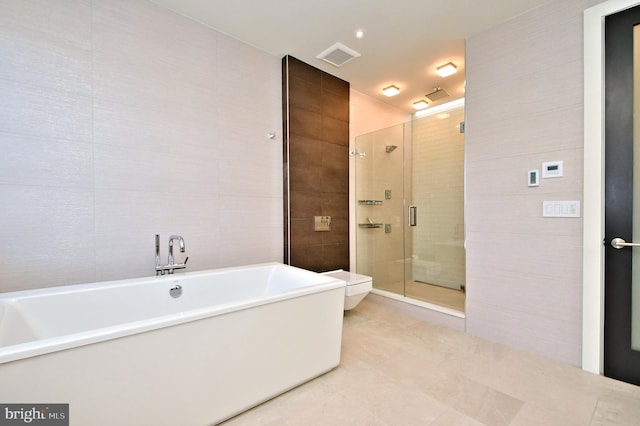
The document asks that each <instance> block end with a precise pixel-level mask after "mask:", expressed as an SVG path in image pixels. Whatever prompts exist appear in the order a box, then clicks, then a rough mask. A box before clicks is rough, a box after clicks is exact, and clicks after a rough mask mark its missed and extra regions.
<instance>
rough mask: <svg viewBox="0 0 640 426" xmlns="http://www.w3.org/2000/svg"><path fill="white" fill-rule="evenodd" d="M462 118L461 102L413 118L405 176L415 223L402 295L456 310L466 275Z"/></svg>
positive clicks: (408, 240)
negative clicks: (409, 158)
mask: <svg viewBox="0 0 640 426" xmlns="http://www.w3.org/2000/svg"><path fill="white" fill-rule="evenodd" d="M463 121H464V107H462V106H461V107H457V108H454V109H450V110H448V111H443V112H441V113H439V114H435V115H429V116H426V117H423V118H418V119H415V120H414V121H413V122H412V137H411V160H410V163H411V166H410V170H409V167H407V172H408V173H407V174H406V176H407V180H409V179H410V180H411V184H410V187H411V190H410V191H408V194H410V195H409V196H408V201H409V202H410V203H411V205H413V206H415V208H414V209H413V217H415V221H416V222H417V223H413V224H412V223H410V224H409V226H408V227H407V228H406V229H407V235H406V249H405V251H406V253H408V254H409V255H408V256H407V263H406V268H405V296H407V297H410V298H413V299H418V300H423V301H430V302H435V303H437V304H439V305H444V306H448V307H452V308H455V309H458V310H464V295H463V294H462V293H461V292H462V291H463V290H464V288H465V274H466V271H465V262H466V260H465V249H464V134H463V133H461V131H460V123H462V122H463ZM407 163H409V161H407ZM407 214H408V215H409V212H407ZM407 222H408V223H409V222H410V220H409V218H408V220H407ZM412 225H413V226H412ZM450 290H455V291H450Z"/></svg>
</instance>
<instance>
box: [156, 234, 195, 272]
mask: <svg viewBox="0 0 640 426" xmlns="http://www.w3.org/2000/svg"><path fill="white" fill-rule="evenodd" d="M174 240H177V241H178V245H179V247H180V253H184V250H185V247H184V238H182V236H180V235H172V236H171V237H169V259H168V263H167V264H166V265H161V264H160V235H159V234H156V275H164V274H165V272H166V273H167V274H173V271H174V270H175V269H184V268H186V267H187V261H188V260H189V256H187V257H186V259H185V260H184V263H175V259H174V257H173V241H174Z"/></svg>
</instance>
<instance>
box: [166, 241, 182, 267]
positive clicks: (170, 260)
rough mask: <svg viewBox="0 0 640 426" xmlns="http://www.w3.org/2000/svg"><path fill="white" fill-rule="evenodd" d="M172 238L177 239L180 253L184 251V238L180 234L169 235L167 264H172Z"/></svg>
mask: <svg viewBox="0 0 640 426" xmlns="http://www.w3.org/2000/svg"><path fill="white" fill-rule="evenodd" d="M173 240H178V245H179V246H180V253H184V239H183V238H182V236H180V235H172V236H170V237H169V265H173V264H174V258H173Z"/></svg>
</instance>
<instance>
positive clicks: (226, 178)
mask: <svg viewBox="0 0 640 426" xmlns="http://www.w3.org/2000/svg"><path fill="white" fill-rule="evenodd" d="M0 23H1V24H2V25H0V62H1V63H2V64H3V66H2V67H0V96H1V97H2V99H3V102H2V103H0V147H2V149H3V151H4V152H6V153H7V154H6V155H5V156H3V157H2V159H0V166H2V167H0V169H1V170H0V195H1V196H2V198H3V201H4V202H6V205H7V207H6V208H3V209H2V210H0V221H1V222H2V223H3V227H2V228H0V241H3V242H6V244H4V243H3V246H2V247H3V248H2V251H3V253H2V255H3V258H5V259H7V260H8V261H9V262H10V263H12V264H13V266H11V267H8V268H3V271H0V291H8V290H16V289H20V288H33V287H44V286H50V285H62V284H70V283H77V282H86V281H94V280H98V281H101V280H110V279H118V278H126V277H137V276H145V275H151V274H152V273H153V267H154V235H155V234H156V233H159V234H161V236H162V242H161V249H162V260H161V261H162V262H163V263H164V262H166V256H167V248H166V246H167V239H168V237H169V235H171V234H181V235H182V236H183V237H184V238H185V242H186V245H187V254H188V255H189V256H190V260H189V263H188V268H189V269H190V270H199V269H207V268H215V267H222V266H229V265H231V264H233V265H238V264H241V263H243V262H249V261H250V262H265V261H272V260H280V261H281V260H282V247H283V242H282V227H283V225H282V220H281V218H282V159H281V137H280V136H278V138H277V140H275V141H274V140H269V139H267V136H266V135H267V133H269V132H271V131H276V132H277V133H280V132H281V130H280V129H281V122H282V119H281V101H280V97H281V94H280V58H277V57H273V56H271V55H269V54H266V53H264V52H260V51H258V50H257V49H255V48H253V47H250V46H247V45H244V44H243V43H241V42H239V41H237V40H233V39H231V38H229V37H228V36H225V35H221V34H219V33H217V32H216V31H214V30H212V29H210V28H208V27H205V26H203V25H200V24H198V23H196V22H194V21H191V20H189V19H186V18H184V17H182V16H179V15H177V14H175V13H174V12H171V11H169V10H166V9H163V8H161V7H158V6H156V5H155V4H153V3H151V2H147V1H142V0H135V1H124V0H108V1H89V0H87V1H80V0H79V1H71V0H39V1H30V2H24V1H10V0H6V1H3V2H2V14H0ZM220 39H221V40H222V41H221V42H220V41H219V40H220ZM220 84H224V85H225V86H224V90H221V89H220ZM221 95H223V96H221ZM222 195H224V197H222ZM226 203H229V205H228V209H227V207H226V206H225V204H226ZM245 205H246V206H249V208H247V209H244V208H243V206H245ZM276 218H278V219H276ZM239 219H240V220H239ZM18 237H19V238H18ZM256 239H257V240H256ZM14 240H15V241H18V243H17V245H16V244H15V243H14ZM52 243H53V244H54V245H55V247H56V249H55V250H52ZM12 245H13V249H12V248H11V247H12ZM20 276H21V277H22V278H20V279H19V280H18V281H16V277H20Z"/></svg>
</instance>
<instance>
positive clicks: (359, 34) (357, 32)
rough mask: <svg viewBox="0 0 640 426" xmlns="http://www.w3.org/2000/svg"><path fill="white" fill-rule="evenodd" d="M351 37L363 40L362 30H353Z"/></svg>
mask: <svg viewBox="0 0 640 426" xmlns="http://www.w3.org/2000/svg"><path fill="white" fill-rule="evenodd" d="M353 35H354V36H355V37H356V38H358V39H359V38H364V30H355V31H354V32H353Z"/></svg>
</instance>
